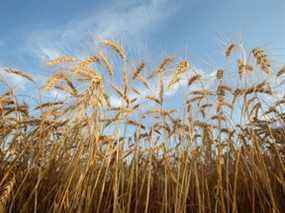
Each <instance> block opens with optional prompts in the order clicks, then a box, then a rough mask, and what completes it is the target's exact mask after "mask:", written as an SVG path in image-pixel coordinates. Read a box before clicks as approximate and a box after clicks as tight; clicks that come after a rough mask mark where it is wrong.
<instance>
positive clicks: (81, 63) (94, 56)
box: [78, 55, 99, 68]
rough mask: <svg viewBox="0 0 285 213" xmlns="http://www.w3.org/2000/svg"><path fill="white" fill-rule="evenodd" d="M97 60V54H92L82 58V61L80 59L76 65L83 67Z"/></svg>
mask: <svg viewBox="0 0 285 213" xmlns="http://www.w3.org/2000/svg"><path fill="white" fill-rule="evenodd" d="M98 61H99V58H98V56H96V55H92V56H89V57H87V58H86V59H84V60H83V61H81V62H80V63H79V64H78V66H79V67H82V68H84V67H87V66H89V65H90V64H93V63H95V62H98Z"/></svg>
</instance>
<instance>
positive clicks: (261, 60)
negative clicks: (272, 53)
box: [251, 48, 272, 74]
mask: <svg viewBox="0 0 285 213" xmlns="http://www.w3.org/2000/svg"><path fill="white" fill-rule="evenodd" d="M251 52H252V53H253V56H254V57H255V59H256V63H257V64H258V65H259V66H260V68H261V70H262V71H263V72H265V73H266V74H271V73H272V69H271V64H270V62H269V60H268V58H267V55H265V52H264V50H262V49H261V48H254V49H253V50H252V51H251Z"/></svg>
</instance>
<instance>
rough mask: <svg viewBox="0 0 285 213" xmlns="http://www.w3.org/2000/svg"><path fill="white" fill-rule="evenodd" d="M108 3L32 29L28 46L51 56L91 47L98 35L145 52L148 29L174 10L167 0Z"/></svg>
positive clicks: (42, 56)
mask: <svg viewBox="0 0 285 213" xmlns="http://www.w3.org/2000/svg"><path fill="white" fill-rule="evenodd" d="M109 5H110V6H108V8H105V9H104V8H103V9H102V10H99V11H96V10H95V11H94V15H91V16H88V17H79V18H78V17H77V18H76V19H75V20H70V22H69V23H67V24H65V25H63V26H59V27H57V28H56V29H47V30H46V31H45V32H42V31H41V32H34V33H32V34H31V35H30V37H29V39H28V45H29V47H30V48H32V49H33V50H34V53H35V54H36V55H38V56H39V57H41V58H42V59H46V58H53V57H56V56H58V55H62V54H64V53H66V52H68V53H70V52H72V54H74V52H77V53H78V52H80V50H84V51H88V50H92V48H94V46H95V44H94V43H93V42H94V41H96V38H98V37H99V36H100V37H102V38H108V39H115V40H119V41H121V42H122V43H123V44H127V46H128V47H132V48H133V49H132V50H134V49H136V51H137V52H147V51H148V50H147V46H146V44H145V41H146V39H147V36H148V33H149V32H151V31H152V30H155V29H156V28H157V27H158V26H159V25H160V24H161V22H162V21H163V20H165V19H167V18H168V17H170V16H171V15H173V14H174V13H175V11H176V6H175V4H174V3H173V2H172V1H170V0H145V1H141V2H135V3H133V1H112V2H111V3H110V4H109Z"/></svg>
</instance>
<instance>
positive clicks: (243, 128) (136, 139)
mask: <svg viewBox="0 0 285 213" xmlns="http://www.w3.org/2000/svg"><path fill="white" fill-rule="evenodd" d="M101 45H102V46H101V49H100V50H99V51H98V53H95V54H94V55H91V56H89V57H88V58H86V59H85V60H80V59H78V58H76V57H73V56H63V57H59V58H56V59H54V60H52V61H49V62H48V66H49V67H51V69H54V70H55V73H54V74H53V75H52V76H51V77H50V79H49V80H48V81H47V83H46V84H45V85H44V86H43V87H42V89H43V90H45V91H49V90H57V91H59V92H62V93H63V94H65V95H66V97H68V98H67V99H66V100H55V101H50V102H44V103H41V104H39V105H37V106H35V107H32V106H29V105H28V104H25V103H21V101H19V98H18V96H17V94H16V93H15V91H14V89H13V88H7V90H6V91H1V96H0V116H1V119H0V142H1V144H0V146H1V149H0V211H1V212H97V213H102V212H201V213H202V212H223V213H224V212H233V213H235V212H275V213H277V212H284V210H285V179H284V178H285V164H284V162H285V146H284V144H285V135H284V130H285V129H284V128H283V127H282V126H284V121H285V114H284V106H283V105H284V104H285V99H284V97H283V96H282V95H284V94H281V95H280V91H281V92H282V86H283V84H282V83H283V81H282V79H283V78H285V71H284V70H285V69H284V67H283V68H280V69H275V68H273V67H272V65H271V63H270V61H269V58H268V57H267V56H266V54H265V51H264V50H262V49H261V48H254V49H252V50H249V53H248V54H247V55H248V56H246V50H245V49H244V48H243V46H241V45H239V44H233V43H230V44H228V45H227V47H226V50H225V58H226V60H229V61H231V62H233V65H232V66H231V68H230V69H228V70H226V69H218V70H217V73H216V77H215V79H214V80H215V85H214V86H211V87H209V86H207V82H206V81H205V77H204V76H203V75H202V74H201V73H198V72H196V71H195V69H194V68H192V65H191V62H188V61H187V60H180V61H179V60H177V59H176V58H172V57H169V58H165V59H164V60H163V61H162V62H161V63H160V64H159V65H158V66H157V68H156V69H154V70H150V72H147V70H146V68H147V64H146V63H145V62H141V63H140V64H138V65H137V67H136V68H132V69H131V68H130V67H129V66H128V64H129V61H128V58H127V56H126V53H125V51H124V49H123V48H122V47H120V46H119V45H118V44H116V43H115V42H113V41H109V40H105V41H102V44H101ZM106 52H108V53H109V54H106ZM110 53H111V54H113V55H114V57H116V60H117V62H116V64H119V65H116V66H122V69H120V68H118V67H115V66H114V62H112V61H111V60H110V58H109V57H108V55H110ZM114 57H113V58H114ZM3 72H6V73H9V74H13V75H17V76H19V77H22V78H25V79H26V80H29V81H31V82H33V83H36V82H35V81H34V80H33V79H32V76H30V75H28V74H26V73H24V72H21V71H19V70H15V69H5V70H3ZM234 72H235V73H237V75H236V79H232V81H238V82H240V85H241V86H239V87H235V86H231V85H232V84H227V82H226V81H225V80H224V78H225V77H226V76H227V75H229V74H231V73H234ZM186 74H189V75H188V77H185V76H186ZM252 75H256V76H260V75H263V76H264V79H263V80H261V81H260V82H255V83H250V81H247V79H249V76H252ZM115 76H117V77H115ZM120 76H121V77H120ZM119 77H120V78H121V81H120V83H119V84H118V83H116V82H115V80H112V79H117V78H119ZM185 78H187V79H186V80H187V82H188V85H186V87H187V92H186V93H187V94H185V100H181V101H182V103H183V105H182V106H179V108H180V112H179V110H178V109H177V108H175V109H172V108H170V105H169V104H170V103H168V102H167V101H168V100H169V97H168V96H167V95H166V94H167V93H169V92H171V90H172V89H174V87H176V86H177V85H179V84H180V83H181V82H182V81H184V80H185ZM272 79H273V80H272ZM275 81H276V82H281V83H279V84H277V83H276V84H275V83H274V82H275ZM1 82H2V81H1ZM243 82H247V83H243ZM4 86H5V84H4V83H3V87H4ZM280 88H281V89H280ZM283 88H284V87H283ZM112 95H115V96H116V97H117V98H118V99H119V100H120V104H119V105H118V106H114V105H113V104H112V103H111V101H110V97H111V96H112ZM34 112H37V113H34ZM276 124H278V125H276Z"/></svg>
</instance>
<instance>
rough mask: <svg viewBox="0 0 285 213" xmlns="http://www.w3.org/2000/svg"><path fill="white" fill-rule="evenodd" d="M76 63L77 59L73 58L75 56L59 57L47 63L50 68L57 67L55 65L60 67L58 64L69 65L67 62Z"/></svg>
mask: <svg viewBox="0 0 285 213" xmlns="http://www.w3.org/2000/svg"><path fill="white" fill-rule="evenodd" d="M74 61H77V58H75V57H73V56H68V55H66V56H60V57H57V58H55V59H53V60H50V61H48V62H47V65H48V66H55V65H58V64H62V63H67V62H74Z"/></svg>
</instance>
